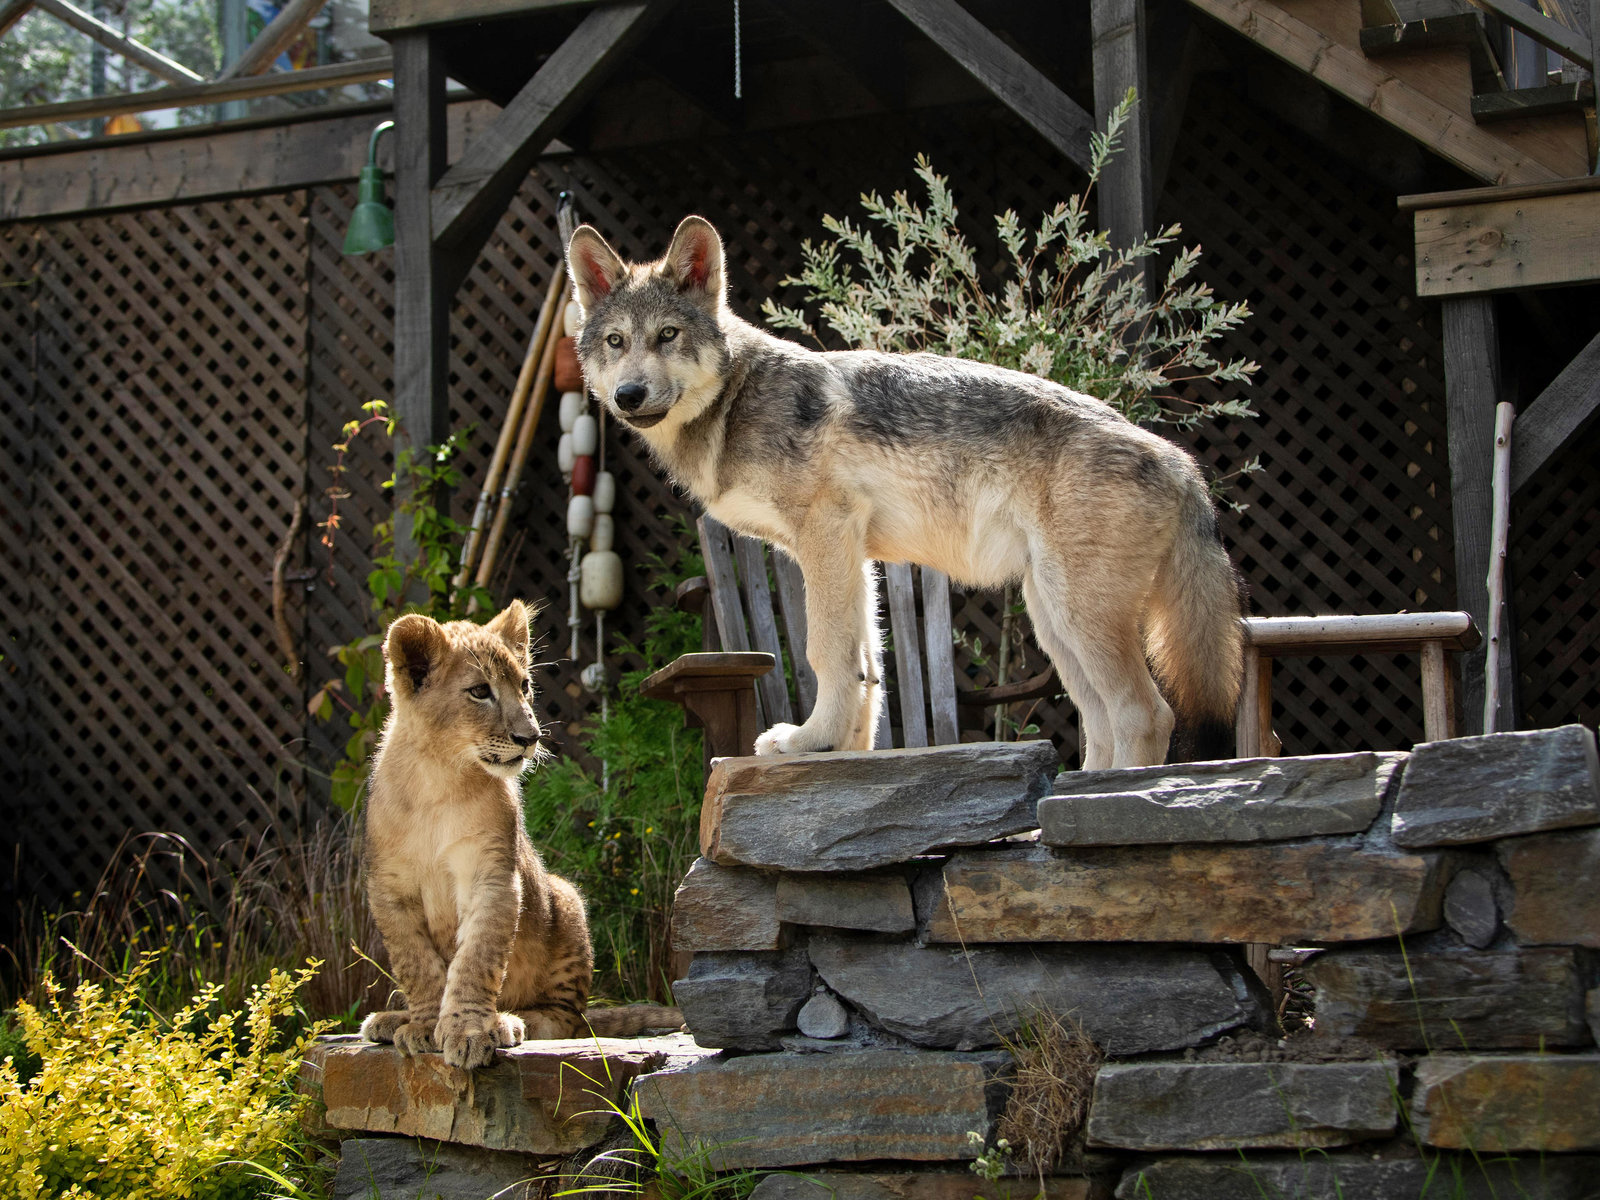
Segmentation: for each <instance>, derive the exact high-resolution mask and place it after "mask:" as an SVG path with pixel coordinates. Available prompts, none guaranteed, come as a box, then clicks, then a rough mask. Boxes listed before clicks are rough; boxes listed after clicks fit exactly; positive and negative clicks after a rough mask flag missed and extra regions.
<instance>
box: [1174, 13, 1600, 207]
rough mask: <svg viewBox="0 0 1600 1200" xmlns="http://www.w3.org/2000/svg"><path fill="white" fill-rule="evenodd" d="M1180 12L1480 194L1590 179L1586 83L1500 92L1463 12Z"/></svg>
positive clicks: (1480, 25)
mask: <svg viewBox="0 0 1600 1200" xmlns="http://www.w3.org/2000/svg"><path fill="white" fill-rule="evenodd" d="M1189 3H1190V4H1192V5H1193V6H1194V7H1195V8H1197V9H1199V10H1200V11H1202V12H1204V13H1206V14H1208V15H1210V16H1211V17H1214V18H1215V19H1216V20H1218V21H1221V22H1222V23H1223V24H1224V25H1226V26H1228V27H1229V28H1230V29H1233V30H1235V31H1236V32H1238V33H1240V34H1242V35H1243V36H1244V37H1246V38H1248V39H1249V40H1250V41H1252V42H1254V43H1255V44H1256V45H1258V46H1260V47H1261V48H1262V49H1264V50H1266V51H1268V52H1269V53H1271V54H1273V55H1274V56H1276V57H1278V58H1280V59H1282V60H1283V61H1285V62H1287V63H1289V64H1290V65H1292V66H1294V67H1296V68H1298V69H1300V70H1302V71H1304V72H1306V73H1307V74H1308V75H1311V76H1312V77H1313V78H1315V79H1317V80H1318V81H1320V82H1321V83H1322V84H1324V85H1325V86H1326V87H1328V88H1330V89H1332V90H1333V91H1335V92H1337V93H1338V94H1339V95H1341V96H1344V97H1345V98H1346V99H1347V100H1350V101H1351V102H1352V103H1354V104H1358V105H1360V106H1361V107H1362V108H1365V109H1367V110H1368V111H1369V112H1371V113H1373V114H1374V115H1375V116H1377V117H1379V118H1380V119H1382V120H1384V121H1386V122H1388V123H1389V124H1390V125H1392V126H1394V127H1395V128H1396V129H1398V130H1400V131H1401V132H1402V133H1405V134H1406V135H1408V136H1409V137H1412V138H1414V139H1416V140H1417V141H1419V142H1421V143H1422V144H1423V145H1425V146H1427V147H1428V148H1430V149H1431V150H1433V151H1434V153H1436V154H1438V155H1439V156H1440V157H1441V158H1444V159H1445V160H1447V161H1449V162H1451V163H1454V164H1455V165H1456V166H1458V167H1460V168H1461V169H1462V170H1464V171H1466V172H1468V173H1469V174H1471V175H1474V176H1476V177H1477V178H1479V179H1482V180H1484V181H1485V182H1487V183H1494V184H1524V183H1541V182H1546V181H1550V180H1555V179H1571V178H1576V177H1578V176H1582V175H1587V174H1589V173H1590V170H1591V168H1592V167H1593V164H1594V86H1593V84H1592V82H1591V81H1590V80H1587V79H1585V80H1581V81H1580V80H1577V79H1563V80H1562V81H1561V82H1559V83H1555V84H1552V83H1549V82H1548V81H1544V80H1541V81H1539V82H1538V85H1537V86H1534V87H1524V88H1516V87H1511V86H1508V83H1507V79H1506V75H1505V73H1504V71H1503V70H1502V68H1501V64H1500V61H1499V57H1498V56H1497V55H1496V53H1495V51H1494V48H1493V46H1492V45H1491V42H1490V38H1489V34H1488V30H1487V26H1486V22H1487V18H1486V17H1485V15H1484V14H1483V13H1482V12H1480V11H1479V10H1478V9H1477V8H1474V7H1472V6H1471V5H1468V4H1466V3H1465V2H1464V0H1361V2H1360V3H1358V2H1357V0H1281V2H1275V0H1189ZM1503 6H1504V4H1503V0H1502V2H1500V3H1496V4H1495V5H1494V7H1497V8H1498V7H1503ZM1528 12H1529V13H1530V14H1533V18H1535V19H1537V20H1538V21H1540V22H1547V21H1549V19H1548V18H1544V17H1542V16H1540V15H1539V14H1537V13H1536V12H1535V10H1532V9H1529V10H1528ZM1554 26H1555V22H1549V27H1554ZM1549 27H1546V26H1543V25H1541V28H1542V29H1548V28H1549ZM1559 40H1561V41H1562V43H1563V45H1564V46H1565V47H1566V48H1567V49H1569V50H1571V51H1572V52H1573V53H1580V52H1581V50H1580V44H1581V43H1583V42H1584V41H1585V39H1584V38H1583V37H1582V36H1581V35H1579V34H1576V33H1573V32H1570V31H1569V33H1568V36H1567V37H1565V38H1561V39H1559ZM1590 57H1592V52H1590ZM1569 74H1572V72H1569Z"/></svg>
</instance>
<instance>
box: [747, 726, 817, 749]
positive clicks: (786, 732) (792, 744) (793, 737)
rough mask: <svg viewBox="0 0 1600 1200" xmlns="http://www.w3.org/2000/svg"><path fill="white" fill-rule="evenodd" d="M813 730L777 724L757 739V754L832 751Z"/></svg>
mask: <svg viewBox="0 0 1600 1200" xmlns="http://www.w3.org/2000/svg"><path fill="white" fill-rule="evenodd" d="M832 749H833V744H832V743H831V742H829V743H826V744H824V743H823V742H821V741H820V740H819V738H818V737H817V734H816V733H815V731H813V730H809V729H807V728H806V727H805V726H804V725H784V724H781V723H780V724H777V725H774V726H773V727H772V728H771V729H769V730H767V731H766V732H765V733H763V734H762V735H761V736H760V737H758V738H757V739H756V753H757V754H805V753H807V752H808V751H811V750H832Z"/></svg>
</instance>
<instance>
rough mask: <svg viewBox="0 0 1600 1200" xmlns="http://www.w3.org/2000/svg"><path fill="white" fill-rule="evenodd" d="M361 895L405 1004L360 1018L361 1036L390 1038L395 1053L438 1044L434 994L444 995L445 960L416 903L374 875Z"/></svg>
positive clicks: (415, 1051) (418, 1050)
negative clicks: (436, 1041) (363, 895)
mask: <svg viewBox="0 0 1600 1200" xmlns="http://www.w3.org/2000/svg"><path fill="white" fill-rule="evenodd" d="M367 900H368V903H369V904H370V905H371V906H372V917H373V920H374V921H376V922H377V925H378V932H379V933H381V934H382V935H383V944H384V946H385V948H386V949H387V950H388V951H389V965H390V967H391V968H393V970H394V977H395V981H396V982H397V983H398V984H399V985H400V990H401V991H402V992H404V993H405V998H406V1006H405V1008H403V1009H397V1010H393V1011H389V1012H376V1013H373V1014H371V1015H370V1016H369V1017H367V1019H366V1020H365V1021H363V1022H361V1036H362V1037H364V1038H366V1039H367V1040H368V1041H369V1042H393V1043H394V1045H395V1048H396V1049H397V1050H399V1051H400V1053H401V1054H406V1055H411V1054H426V1053H430V1052H431V1051H433V1050H436V1049H438V1047H437V1046H435V1045H434V1041H433V1031H434V1023H435V1022H436V1021H437V1020H438V1018H439V998H440V996H442V995H443V994H444V985H445V964H444V960H443V959H442V958H440V957H439V951H438V950H437V949H436V948H435V947H434V944H433V939H432V938H431V937H429V936H428V925H427V918H426V916H425V915H424V913H423V911H422V902H421V900H420V899H418V898H417V897H414V896H405V895H401V894H396V893H395V892H391V891H390V890H388V889H386V888H385V887H384V886H383V884H382V881H381V880H376V879H375V880H374V881H373V882H372V884H371V885H370V886H369V888H368V892H367Z"/></svg>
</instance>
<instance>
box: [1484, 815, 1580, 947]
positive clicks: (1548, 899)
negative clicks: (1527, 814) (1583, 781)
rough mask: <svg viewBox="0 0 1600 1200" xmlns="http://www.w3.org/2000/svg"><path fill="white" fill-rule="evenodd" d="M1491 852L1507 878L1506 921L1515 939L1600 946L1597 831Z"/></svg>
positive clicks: (1531, 840) (1514, 843)
mask: <svg viewBox="0 0 1600 1200" xmlns="http://www.w3.org/2000/svg"><path fill="white" fill-rule="evenodd" d="M1495 852H1496V853H1497V854H1498V855H1499V856H1500V865H1501V866H1502V867H1504V868H1505V872H1506V874H1507V875H1508V876H1510V878H1511V892H1512V901H1511V911H1510V912H1508V913H1507V914H1506V918H1505V920H1506V924H1507V925H1509V926H1510V927H1511V932H1512V933H1513V934H1515V935H1516V938H1517V941H1519V942H1522V943H1524V944H1525V945H1541V944H1555V945H1565V946H1593V947H1600V888H1597V887H1596V886H1595V881H1596V880H1597V879H1600V829H1584V830H1577V831H1574V832H1572V833H1551V834H1544V835H1541V836H1539V837H1529V838H1517V839H1515V840H1513V841H1509V842H1502V843H1501V844H1500V845H1498V846H1496V847H1495Z"/></svg>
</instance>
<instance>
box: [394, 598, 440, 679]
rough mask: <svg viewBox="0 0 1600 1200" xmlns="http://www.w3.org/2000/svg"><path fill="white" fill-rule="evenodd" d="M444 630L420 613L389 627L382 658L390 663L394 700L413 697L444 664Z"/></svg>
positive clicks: (410, 614)
mask: <svg viewBox="0 0 1600 1200" xmlns="http://www.w3.org/2000/svg"><path fill="white" fill-rule="evenodd" d="M444 654H445V638H444V630H443V629H441V628H440V626H439V622H437V621H435V620H434V619H433V618H432V617H425V616H423V615H422V614H421V613H407V614H406V615H405V616H403V617H401V618H400V619H399V620H397V621H395V623H394V624H393V625H391V626H389V636H388V637H386V638H384V639H383V656H384V658H386V659H387V660H388V662H389V686H390V688H391V689H392V690H393V691H394V693H395V694H396V695H397V696H407V697H409V696H413V695H415V694H416V693H417V692H420V691H421V690H422V689H423V688H424V687H426V686H427V683H428V680H429V679H430V678H431V677H432V675H433V673H434V672H435V671H437V670H438V669H439V665H440V664H441V663H442V662H443V661H444Z"/></svg>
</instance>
